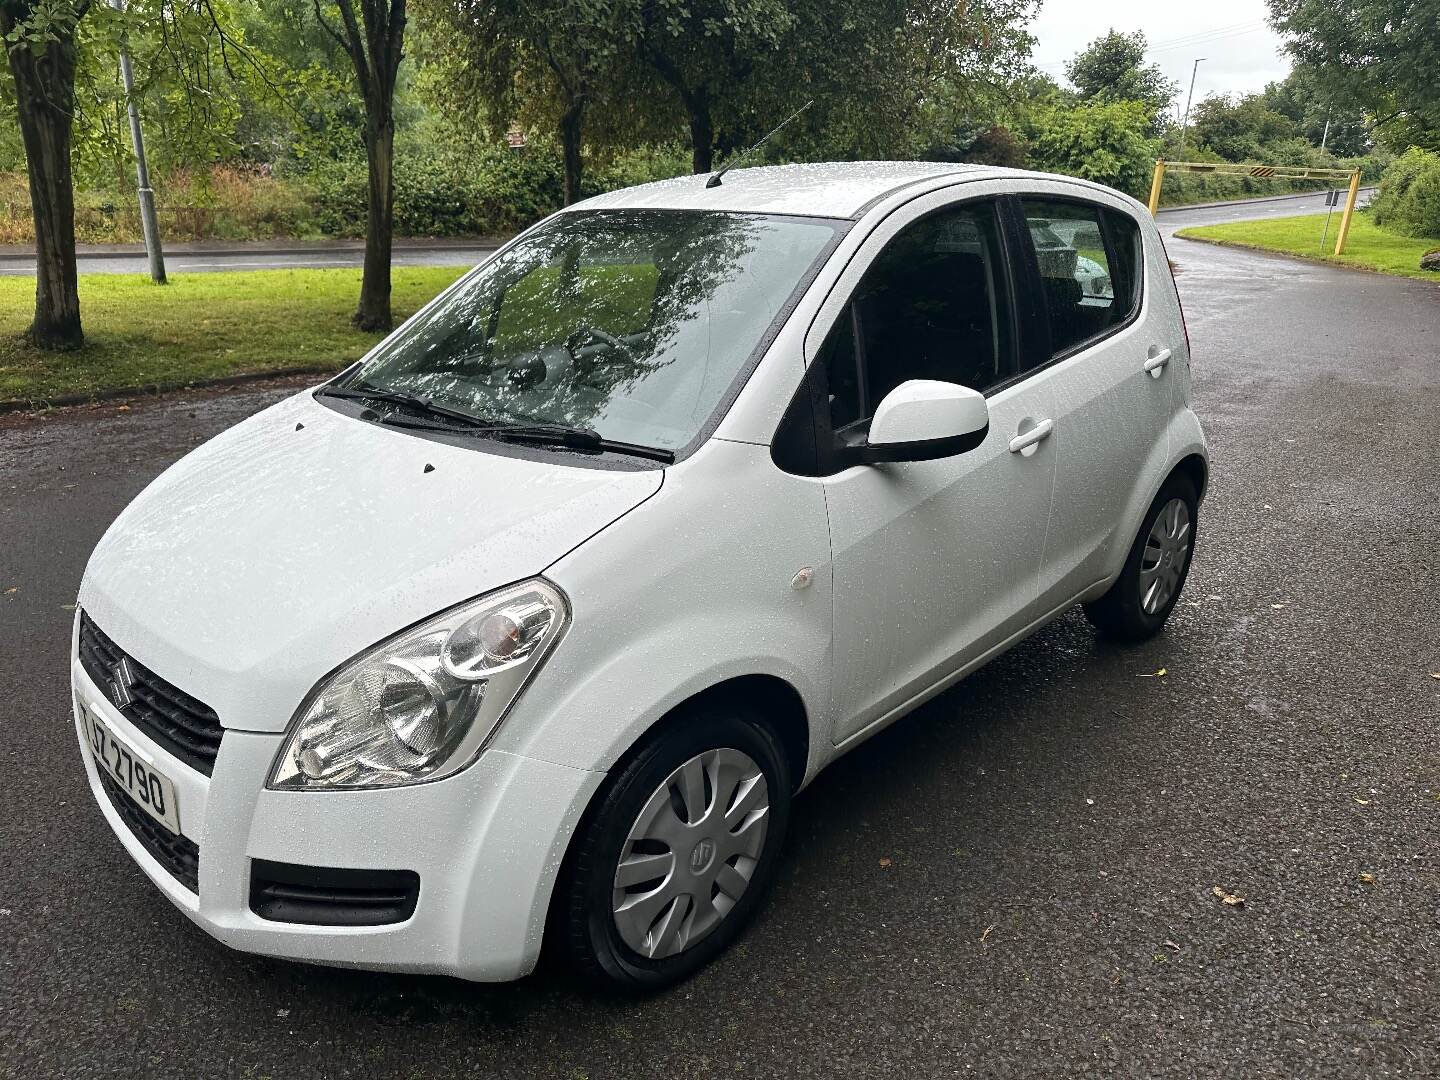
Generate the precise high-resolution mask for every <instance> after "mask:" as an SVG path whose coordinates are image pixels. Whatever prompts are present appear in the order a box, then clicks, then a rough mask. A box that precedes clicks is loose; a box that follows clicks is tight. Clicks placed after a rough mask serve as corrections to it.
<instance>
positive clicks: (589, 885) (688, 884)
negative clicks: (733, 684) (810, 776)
mask: <svg viewBox="0 0 1440 1080" xmlns="http://www.w3.org/2000/svg"><path fill="white" fill-rule="evenodd" d="M790 790H791V785H790V775H789V770H788V768H787V767H786V761H785V756H784V754H783V752H782V751H781V749H780V746H779V744H778V743H777V741H776V739H775V737H774V735H772V734H771V733H770V731H769V729H768V727H767V726H766V725H765V724H764V722H763V719H762V718H761V717H759V716H758V715H752V714H749V713H747V712H746V711H745V710H744V709H743V708H737V707H735V706H729V705H727V706H725V707H723V708H722V707H717V706H703V707H697V708H694V709H690V710H687V711H686V713H685V715H682V716H677V717H675V718H673V722H671V723H670V724H668V725H667V726H666V728H665V729H664V730H663V731H662V732H661V733H660V734H659V735H658V736H657V737H655V738H654V739H652V740H651V741H650V742H649V743H648V744H647V745H646V746H645V747H644V748H643V749H642V750H641V751H640V752H639V753H637V754H636V755H635V756H634V757H632V758H631V759H630V761H629V762H628V763H627V764H625V765H624V766H622V767H621V768H620V769H619V770H618V771H617V772H616V774H615V775H614V776H613V778H612V779H611V781H610V782H609V785H608V786H607V788H606V789H605V790H604V791H603V793H602V795H601V796H600V801H599V803H598V804H597V805H596V807H595V809H594V810H593V812H592V813H590V814H589V815H587V819H586V820H585V822H583V823H582V824H581V827H580V829H579V831H578V832H577V834H576V837H575V841H574V845H573V848H572V851H571V854H570V858H569V859H568V860H567V865H566V869H565V872H564V873H563V875H562V879H561V882H560V884H559V886H558V892H557V896H556V903H557V916H558V923H559V925H558V926H557V927H556V929H557V930H558V931H559V933H560V935H562V936H563V941H564V945H565V949H566V951H567V952H568V953H569V955H570V959H571V961H572V963H573V964H574V965H575V967H577V968H578V969H579V970H580V971H581V972H582V973H583V974H585V975H587V976H589V977H590V978H592V979H594V980H596V981H598V982H600V983H601V984H603V985H605V986H607V987H609V988H612V989H621V990H627V991H632V992H634V991H646V990H657V989H660V988H662V987H665V986H668V985H670V984H672V983H676V982H679V981H680V980H681V979H684V978H686V977H688V976H689V975H691V974H693V973H694V972H695V971H697V970H699V969H700V968H701V967H703V966H704V965H705V964H707V963H709V962H710V960H712V959H713V958H714V957H715V956H717V955H718V954H719V953H720V952H721V951H722V950H724V949H725V947H726V946H727V945H729V944H730V942H731V941H733V940H734V939H735V937H736V936H737V935H738V934H739V933H740V931H741V930H742V929H743V928H744V925H745V923H746V922H747V921H748V920H749V918H750V917H751V916H752V915H753V914H754V912H755V910H756V909H757V908H758V906H759V904H760V903H761V901H762V900H763V898H764V895H765V893H766V892H767V891H768V890H769V888H770V884H771V881H772V880H773V878H774V876H775V868H776V863H777V860H778V858H779V853H780V845H781V842H782V840H783V838H784V834H785V828H786V824H787V822H788V819H789V815H790Z"/></svg>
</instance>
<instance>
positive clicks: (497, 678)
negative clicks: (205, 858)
mask: <svg viewBox="0 0 1440 1080" xmlns="http://www.w3.org/2000/svg"><path fill="white" fill-rule="evenodd" d="M568 622H569V610H568V608H567V606H566V603H565V597H564V594H562V593H561V592H560V590H558V589H556V588H555V587H554V586H553V585H551V584H549V583H548V582H545V581H541V580H539V579H538V578H537V579H535V580H532V581H525V582H521V583H520V584H518V585H512V586H510V587H509V588H506V589H502V590H500V591H499V592H496V593H491V594H490V595H489V596H482V597H480V598H479V599H478V600H471V601H470V602H469V603H465V604H461V605H460V606H459V607H457V608H454V609H452V610H450V611H447V612H445V613H444V614H443V615H437V616H436V617H435V618H433V619H428V620H426V621H425V622H423V623H421V624H420V625H419V626H416V627H413V628H411V629H410V630H407V631H405V632H404V633H403V634H400V635H398V636H396V637H393V638H391V639H390V640H389V641H386V642H383V643H382V644H380V645H377V646H376V647H375V648H374V649H371V650H370V651H369V652H366V653H363V654H362V655H360V656H358V657H356V658H355V659H354V660H352V661H350V662H349V663H348V664H346V665H345V666H344V667H342V668H340V669H339V670H338V671H336V672H335V673H334V674H333V675H330V676H329V677H327V678H326V679H325V680H324V681H323V682H321V683H320V685H319V686H317V687H316V688H315V689H314V690H312V691H311V692H310V696H309V697H307V698H306V699H305V701H304V703H303V704H302V705H301V706H300V710H299V712H298V713H297V714H296V716H295V719H294V720H293V721H292V722H291V725H290V731H289V733H288V735H287V736H286V738H285V745H284V746H283V747H282V748H281V751H280V756H279V757H278V758H277V759H276V762H275V767H274V768H273V769H272V770H271V774H270V786H271V787H272V788H281V789H287V790H288V789H298V788H304V789H307V790H309V789H336V788H364V787H394V786H398V785H401V784H414V783H417V782H419V781H422V780H437V779H439V778H440V777H442V776H449V775H450V774H451V773H455V772H459V771H460V770H461V769H463V768H464V767H465V766H466V765H469V764H470V763H471V762H472V761H474V760H475V758H476V756H477V755H478V754H479V752H480V750H481V749H482V748H483V747H484V746H485V744H486V743H487V742H488V741H489V740H490V736H491V735H492V734H494V732H495V729H496V728H497V727H499V726H500V721H501V720H503V719H504V718H505V713H506V712H507V711H508V710H509V708H510V706H511V704H512V703H513V702H514V701H515V699H516V698H517V697H518V696H519V694H520V691H521V690H523V689H524V687H525V683H526V682H528V681H529V679H530V677H531V676H532V675H533V674H534V673H535V671H536V669H537V668H539V666H540V665H541V664H542V663H543V662H544V660H545V657H546V656H547V655H548V654H549V652H550V650H551V649H552V648H553V647H554V645H555V642H556V641H558V640H559V638H560V635H561V634H562V633H564V631H565V627H566V624H567V623H568Z"/></svg>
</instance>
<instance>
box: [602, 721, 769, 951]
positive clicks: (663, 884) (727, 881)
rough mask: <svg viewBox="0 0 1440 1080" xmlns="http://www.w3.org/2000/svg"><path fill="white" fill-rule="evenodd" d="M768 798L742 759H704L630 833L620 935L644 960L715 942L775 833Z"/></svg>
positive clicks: (669, 781)
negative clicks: (771, 830)
mask: <svg viewBox="0 0 1440 1080" xmlns="http://www.w3.org/2000/svg"><path fill="white" fill-rule="evenodd" d="M769 817H770V789H769V787H768V786H767V785H766V783H765V774H764V773H763V772H761V771H760V766H759V765H757V764H755V762H754V761H753V760H752V759H751V758H750V757H749V755H747V754H744V753H742V752H740V751H739V750H731V749H722V750H707V751H706V752H705V753H703V754H697V755H696V756H695V757H693V758H691V759H690V760H689V761H687V762H685V764H683V765H681V766H680V767H679V768H678V769H676V770H675V771H674V772H672V773H671V774H670V775H669V776H668V777H667V778H666V780H665V782H664V783H663V784H661V785H660V786H659V787H658V788H656V789H655V791H654V793H653V794H651V796H650V798H649V799H647V800H646V802H645V806H644V808H643V809H642V810H641V811H640V814H639V816H638V817H636V819H635V824H634V825H633V826H631V828H630V834H629V836H627V837H626V838H625V844H624V846H623V847H622V849H621V851H620V862H619V865H617V866H616V868H615V887H614V894H613V901H612V905H613V911H614V917H615V928H616V929H617V930H619V931H620V938H621V940H623V941H624V942H625V944H626V945H628V946H630V948H632V949H634V950H635V951H636V952H637V953H639V954H640V955H641V956H646V957H649V958H651V959H660V958H662V957H666V956H674V955H675V954H676V953H680V952H683V951H684V950H686V949H688V948H689V947H690V946H692V945H694V944H695V943H696V942H698V941H700V940H701V939H702V938H704V937H705V936H707V935H708V934H710V933H712V932H713V931H714V930H715V928H716V927H717V926H719V925H720V924H721V923H722V922H723V921H724V920H725V917H726V916H727V915H729V914H730V912H731V911H732V910H733V909H734V907H735V904H736V903H737V902H738V901H739V899H740V897H741V895H743V894H744V892H745V889H746V888H747V887H748V886H749V884H750V878H751V876H752V875H753V874H754V873H755V867H756V865H757V864H758V861H759V859H760V853H761V851H763V850H764V847H765V832H766V829H767V828H768V827H769V824H770V820H769Z"/></svg>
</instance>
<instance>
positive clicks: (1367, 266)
mask: <svg viewBox="0 0 1440 1080" xmlns="http://www.w3.org/2000/svg"><path fill="white" fill-rule="evenodd" d="M1324 224H1325V215H1324V214H1307V215H1305V216H1304V217H1288V218H1267V219H1262V220H1260V221H1232V222H1230V223H1228V224H1225V225H1198V226H1196V227H1194V228H1190V229H1181V230H1180V231H1179V232H1177V233H1176V234H1175V235H1176V236H1180V237H1183V238H1185V239H1187V240H1211V241H1214V242H1216V243H1220V244H1232V245H1234V246H1236V247H1247V248H1257V249H1259V250H1261V251H1276V252H1280V253H1281V254H1283V255H1294V256H1298V257H1300V258H1302V259H1314V260H1317V261H1320V262H1328V263H1334V264H1335V265H1337V266H1353V267H1357V268H1359V269H1361V270H1378V271H1379V272H1380V273H1382V274H1399V275H1401V276H1402V277H1411V278H1418V279H1420V280H1421V281H1433V282H1436V283H1437V284H1440V274H1437V273H1434V272H1433V271H1429V270H1421V269H1420V256H1421V255H1423V254H1425V252H1427V251H1430V250H1431V249H1433V248H1435V247H1437V246H1440V240H1416V239H1413V238H1412V237H1409V236H1400V235H1398V234H1396V233H1392V232H1389V231H1387V230H1385V229H1382V228H1380V226H1378V225H1376V224H1375V223H1374V221H1372V220H1371V219H1370V217H1369V216H1368V215H1366V214H1356V215H1355V218H1354V220H1353V221H1352V222H1351V223H1350V237H1349V239H1348V240H1347V241H1346V243H1345V254H1344V255H1336V254H1334V251H1335V232H1336V230H1337V229H1339V228H1340V215H1339V213H1336V214H1335V215H1334V216H1333V217H1332V218H1331V221H1330V232H1329V235H1328V236H1327V237H1326V239H1325V246H1324V248H1323V249H1322V248H1321V246H1320V232H1321V230H1322V229H1323V228H1324Z"/></svg>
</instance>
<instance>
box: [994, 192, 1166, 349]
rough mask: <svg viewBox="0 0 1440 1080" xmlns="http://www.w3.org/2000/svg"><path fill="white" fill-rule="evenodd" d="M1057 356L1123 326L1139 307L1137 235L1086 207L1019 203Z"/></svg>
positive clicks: (1119, 219) (1126, 224) (1125, 223)
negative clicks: (1033, 253)
mask: <svg viewBox="0 0 1440 1080" xmlns="http://www.w3.org/2000/svg"><path fill="white" fill-rule="evenodd" d="M1020 205H1021V210H1022V212H1023V214H1024V215H1025V226H1026V231H1027V232H1028V233H1029V235H1030V241H1031V243H1032V244H1034V246H1035V258H1036V262H1037V264H1038V266H1039V270H1040V285H1041V288H1042V290H1043V292H1044V294H1045V307H1046V310H1047V312H1048V315H1049V320H1050V343H1051V348H1052V350H1053V352H1054V353H1055V354H1057V355H1058V354H1060V353H1065V352H1069V351H1071V350H1073V349H1074V348H1076V347H1077V346H1078V345H1081V344H1082V343H1084V342H1087V341H1090V340H1092V339H1095V338H1098V337H1100V336H1101V335H1103V334H1106V333H1108V332H1110V331H1111V330H1113V329H1115V328H1116V327H1119V326H1121V325H1123V324H1124V323H1126V322H1127V321H1128V320H1129V319H1130V316H1131V315H1133V314H1134V313H1135V309H1136V308H1137V307H1138V306H1139V303H1140V287H1139V286H1140V279H1139V271H1140V230H1139V227H1138V226H1137V225H1136V224H1135V222H1134V221H1133V220H1131V219H1130V218H1129V217H1127V216H1125V215H1124V214H1119V213H1115V212H1113V211H1109V210H1105V209H1102V208H1101V207H1099V206H1094V205H1091V204H1088V203H1077V202H1068V201H1050V200H1045V199H1022V200H1021V202H1020Z"/></svg>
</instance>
